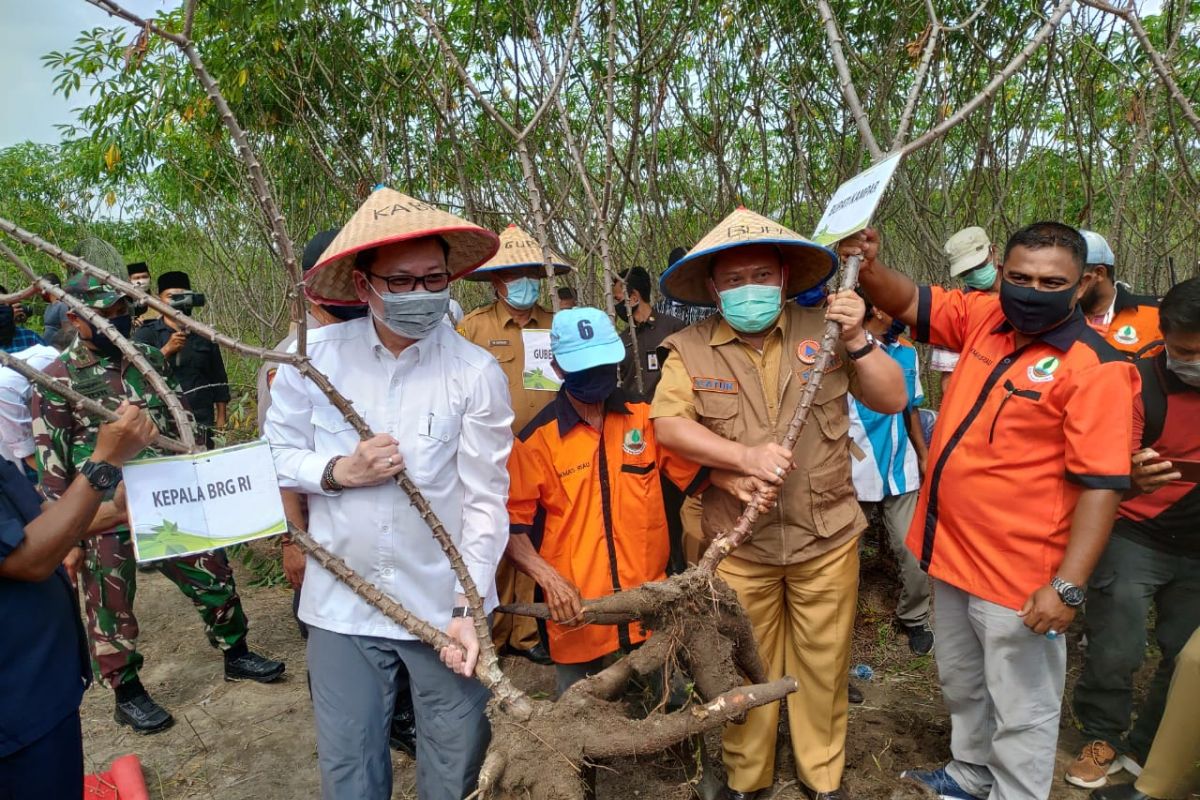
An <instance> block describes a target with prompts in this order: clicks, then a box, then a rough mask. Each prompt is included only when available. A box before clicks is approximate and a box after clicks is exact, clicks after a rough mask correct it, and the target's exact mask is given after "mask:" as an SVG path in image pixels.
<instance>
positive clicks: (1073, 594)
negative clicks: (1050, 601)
mask: <svg viewBox="0 0 1200 800" xmlns="http://www.w3.org/2000/svg"><path fill="white" fill-rule="evenodd" d="M1058 594H1059V597H1061V598H1062V601H1063V602H1064V603H1066V604H1067V605H1068V606H1071V607H1072V608H1075V607H1076V606H1081V605H1083V589H1080V588H1079V587H1078V586H1066V587H1064V588H1062V589H1060V590H1059V592H1058Z"/></svg>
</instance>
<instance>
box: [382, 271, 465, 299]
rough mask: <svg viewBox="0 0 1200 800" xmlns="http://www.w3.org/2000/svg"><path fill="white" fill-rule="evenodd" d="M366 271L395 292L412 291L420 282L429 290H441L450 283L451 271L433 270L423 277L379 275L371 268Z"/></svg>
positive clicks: (422, 286)
mask: <svg viewBox="0 0 1200 800" xmlns="http://www.w3.org/2000/svg"><path fill="white" fill-rule="evenodd" d="M366 273H367V276H368V277H371V278H374V279H375V280H378V281H383V282H384V283H385V284H386V285H387V290H388V291H389V292H392V293H394V294H404V293H405V292H411V291H413V290H414V289H416V288H417V285H418V284H420V286H421V288H423V289H424V290H425V291H427V292H440V291H442V290H443V289H445V288H446V287H447V286H449V285H450V273H449V272H432V273H430V274H429V275H425V276H423V277H418V276H416V275H391V276H388V275H377V274H375V273H374V272H371V271H370V270H367V271H366Z"/></svg>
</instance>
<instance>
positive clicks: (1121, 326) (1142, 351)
mask: <svg viewBox="0 0 1200 800" xmlns="http://www.w3.org/2000/svg"><path fill="white" fill-rule="evenodd" d="M1088 324H1089V325H1091V326H1092V327H1093V328H1095V329H1096V332H1097V333H1099V334H1100V335H1101V336H1103V337H1104V340H1105V341H1106V342H1108V343H1109V344H1111V345H1112V346H1113V347H1115V348H1116V349H1118V350H1120V351H1121V352H1122V353H1125V354H1126V357H1127V358H1129V359H1130V360H1136V359H1139V358H1151V357H1153V356H1156V355H1158V354H1159V353H1160V352H1161V351H1162V348H1163V342H1162V331H1161V330H1159V327H1158V298H1157V297H1150V296H1148V295H1140V294H1134V293H1133V292H1131V291H1129V290H1128V289H1126V288H1125V287H1124V286H1122V285H1121V284H1119V283H1118V284H1117V296H1116V299H1115V300H1114V301H1113V318H1112V322H1110V323H1108V326H1107V327H1105V326H1103V325H1097V324H1095V323H1093V322H1092V321H1091V320H1089V321H1088Z"/></svg>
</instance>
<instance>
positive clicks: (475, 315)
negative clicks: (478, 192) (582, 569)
mask: <svg viewBox="0 0 1200 800" xmlns="http://www.w3.org/2000/svg"><path fill="white" fill-rule="evenodd" d="M542 258H543V255H542V248H541V245H539V244H538V242H537V240H536V239H534V238H533V237H532V236H530V235H529V234H528V233H526V232H525V231H523V230H521V229H520V228H518V227H517V226H516V225H509V226H508V228H506V229H505V230H504V231H503V232H502V233H501V234H500V249H499V251H497V252H496V255H495V256H494V257H493V258H492V259H491V260H490V261H488V262H487V263H486V264H484V265H483V266H482V267H480V268H479V269H477V270H475V271H474V272H472V273H471V274H470V275H468V276H467V277H466V279H467V280H473V281H487V282H489V283H491V284H492V289H493V290H494V291H495V292H496V302H494V303H491V304H489V305H486V306H483V307H481V308H477V309H475V310H474V311H472V312H471V313H470V314H467V315H466V316H465V317H463V319H462V322H460V323H459V324H458V332H459V333H461V334H462V335H463V336H465V337H466V338H467V339H468V340H469V341H471V342H473V343H474V344H477V345H479V346H480V347H482V348H483V349H484V350H487V351H488V352H489V353H491V354H492V355H493V356H494V357H495V358H496V360H497V361H498V362H500V368H501V369H502V370H504V377H505V378H507V379H508V391H509V394H510V395H511V397H512V405H513V426H512V430H513V435H514V436H519V435H520V433H521V431H523V430H524V429H525V426H526V425H528V424H529V421H530V420H532V419H533V418H534V417H535V416H537V413H538V412H539V411H541V410H542V409H543V408H545V406H546V405H547V404H548V403H549V402H550V401H551V400H553V399H554V397H555V394H556V393H557V389H558V385H557V383H555V384H544V383H541V382H538V381H532V380H528V379H527V378H526V376H525V332H526V331H530V330H538V329H544V330H546V331H547V334H546V337H547V338H546V347H547V349H548V348H549V346H550V339H549V333H548V331H549V328H550V321H551V319H553V316H554V315H553V313H552V312H550V311H547V310H546V309H544V308H542V307H541V306H540V305H538V296H539V295H540V294H541V281H542V280H543V279H544V278H545V277H546V266H545V264H544V263H543V261H542ZM550 262H551V264H552V265H553V267H554V272H555V274H557V275H565V274H566V273H568V272H570V271H571V267H570V266H569V265H568V264H567V263H566V261H565V260H564V259H563V258H562V257H561V256H559V255H558V254H556V253H551V254H550ZM547 360H548V359H547ZM535 386H538V387H539V388H532V387H535ZM535 588H536V584H535V583H534V582H533V579H532V578H530V577H529V576H528V575H526V574H525V573H523V572H520V571H518V570H517V569H516V568H515V567H514V566H513V565H512V563H511V562H510V561H509V560H508V558H507V557H505V558H504V560H503V561H501V562H500V569H499V570H498V571H497V572H496V591H497V593H498V595H499V597H500V602H501V603H531V602H533V594H534V589H535ZM492 641H493V642H495V644H496V649H497V650H499V651H500V652H501V653H509V654H512V655H518V656H523V657H525V658H528V659H529V660H531V661H535V662H537V663H539V664H551V663H553V662H551V660H550V654H549V653H548V652H547V651H546V648H545V647H543V646H542V645H541V643H540V642H539V641H538V628H537V622H536V621H535V620H534V619H532V618H531V617H514V616H510V615H508V614H496V615H495V620H494V622H493V625H492Z"/></svg>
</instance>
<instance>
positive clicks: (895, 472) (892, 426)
mask: <svg viewBox="0 0 1200 800" xmlns="http://www.w3.org/2000/svg"><path fill="white" fill-rule="evenodd" d="M880 347H882V348H883V351H884V352H885V353H887V354H888V355H889V356H891V357H892V358H893V359H895V360H896V362H897V363H898V364H900V367H901V369H903V370H904V386H905V389H906V390H907V392H908V407H907V408H905V410H904V411H903V412H902V413H900V414H880V413H878V412H877V411H872V410H871V409H869V408H867V407H866V406H864V405H863V404H862V403H859V402H858V401H857V400H855V399H854V397H853V396H851V397H850V437H851V438H852V439H853V440H854V443H855V444H856V445H858V448H859V450H861V451H862V452H863V458H862V459H861V460H860V459H859V458H858V455H857V454H855V457H854V458H853V459H852V460H851V472H852V474H853V478H854V489H855V491H856V492H857V494H858V499H859V500H860V501H862V502H864V503H866V502H877V501H879V500H882V499H883V498H885V497H895V496H897V495H902V494H907V493H908V492H915V491H916V490H917V489H918V488H919V487H920V485H921V477H920V472H919V470H918V468H917V453H916V451H915V450H914V449H913V446H912V442H911V441H910V440H909V438H908V426H907V425H906V424H905V417H907V416H908V414H909V412H911V411H912V410H913V409H914V408H916V407H917V406H919V405H920V404H921V403H923V402H924V401H925V393H924V390H923V389H922V388H921V376H920V365H919V364H918V363H917V350H916V348H915V347H913V346H912V345H911V344H909V343H908V342H907V341H903V340H902V341H899V342H895V343H893V344H889V345H883V344H881V345H880Z"/></svg>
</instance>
